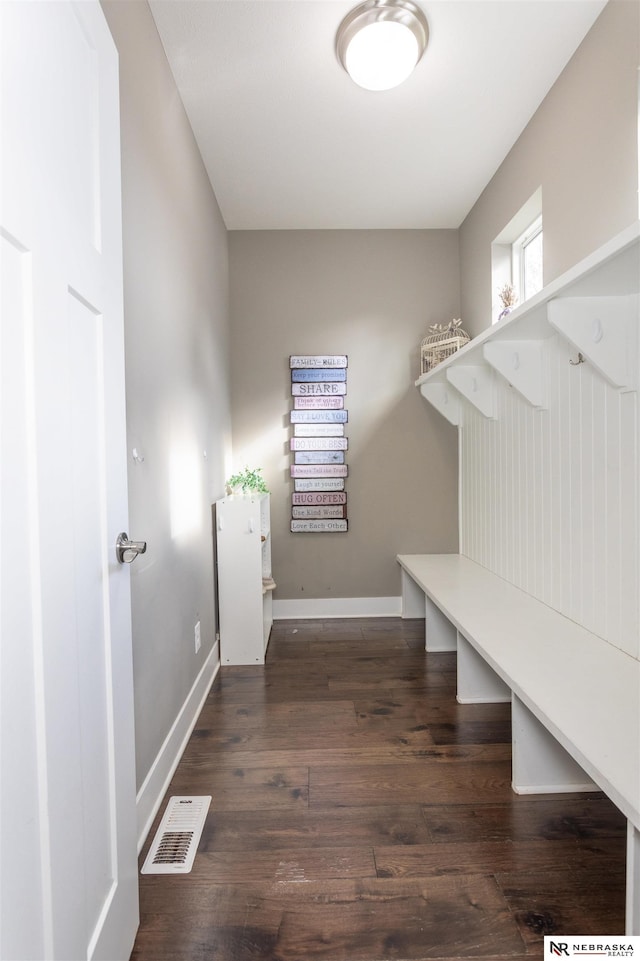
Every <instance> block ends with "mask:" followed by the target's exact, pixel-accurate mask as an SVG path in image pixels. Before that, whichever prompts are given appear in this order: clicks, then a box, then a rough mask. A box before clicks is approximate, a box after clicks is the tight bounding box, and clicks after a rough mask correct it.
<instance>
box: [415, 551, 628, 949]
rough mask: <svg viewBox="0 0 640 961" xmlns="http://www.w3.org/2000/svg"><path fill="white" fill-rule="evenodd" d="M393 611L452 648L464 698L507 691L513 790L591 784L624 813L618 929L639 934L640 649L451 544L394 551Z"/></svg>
mask: <svg viewBox="0 0 640 961" xmlns="http://www.w3.org/2000/svg"><path fill="white" fill-rule="evenodd" d="M397 559H398V563H399V564H400V566H401V568H402V614H403V617H425V618H426V650H427V651H428V652H431V651H457V697H458V701H459V702H460V703H463V704H469V703H483V702H485V703H486V702H497V701H508V702H510V703H511V711H512V731H513V734H512V737H513V756H512V785H513V789H514V791H516V792H517V793H519V794H537V793H547V792H568V791H589V790H594V789H600V790H602V791H603V792H604V793H605V794H607V795H608V797H609V798H610V799H611V800H612V801H613V803H614V804H615V805H616V806H617V807H618V808H619V810H620V811H621V812H622V813H623V814H624V815H625V817H626V818H627V824H628V844H627V901H626V928H627V930H626V934H640V661H638V660H636V659H635V658H632V657H630V656H629V655H628V654H625V653H624V652H623V651H621V650H619V649H618V648H616V647H614V646H613V645H612V644H610V643H608V642H607V641H605V640H603V639H602V638H600V637H598V636H597V635H595V634H592V633H590V632H589V631H587V630H585V628H583V627H581V626H580V625H578V624H576V623H575V622H574V621H571V620H569V619H568V618H566V617H564V616H563V615H562V614H559V613H558V612H557V611H555V610H553V609H552V608H550V607H548V606H547V605H546V604H544V603H542V602H541V601H538V600H536V599H535V598H534V597H532V596H531V595H529V594H526V593H525V592H524V591H521V590H519V589H518V588H517V587H514V586H513V585H512V584H510V583H509V582H508V581H505V580H503V579H502V578H501V577H498V576H497V575H496V574H493V573H491V572H490V571H488V570H487V569H486V568H484V567H481V566H480V565H479V564H476V563H475V562H474V561H471V560H469V558H467V557H464V556H463V555H461V554H401V555H398V558H397Z"/></svg>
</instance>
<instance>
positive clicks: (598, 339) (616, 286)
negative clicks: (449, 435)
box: [416, 223, 640, 424]
mask: <svg viewBox="0 0 640 961" xmlns="http://www.w3.org/2000/svg"><path fill="white" fill-rule="evenodd" d="M639 290H640V224H639V223H636V224H633V225H632V226H631V227H629V228H627V229H626V230H624V231H623V232H622V233H621V234H618V236H617V237H614V238H613V239H612V240H611V241H609V242H608V243H606V244H604V246H602V247H601V248H600V249H599V250H597V251H595V252H594V253H593V254H590V255H589V256H588V257H586V258H585V259H584V260H582V261H580V263H578V264H576V265H575V267H572V268H571V270H568V271H567V272H566V273H565V274H563V275H562V276H561V277H558V278H557V279H556V280H554V281H553V282H552V283H550V284H548V286H546V287H544V288H543V290H541V291H540V292H539V293H538V294H536V295H535V296H534V297H532V298H531V299H530V300H528V301H526V303H524V304H521V305H520V306H519V307H516V308H515V309H514V310H513V311H512V312H511V313H510V314H509V315H508V316H507V317H505V318H504V319H503V320H501V321H499V322H498V323H497V324H494V325H493V326H492V327H489V328H487V330H484V331H483V332H482V333H481V334H479V335H478V336H477V337H475V338H474V339H473V340H471V341H470V342H469V343H468V344H466V345H465V346H464V347H462V348H461V350H459V351H458V352H457V353H455V354H453V355H452V356H451V357H448V358H447V360H445V361H443V362H442V363H441V364H438V366H437V367H434V368H433V370H430V371H429V372H428V373H426V374H423V375H422V376H421V377H419V378H418V380H417V381H416V387H419V388H420V391H421V393H422V395H423V396H424V397H425V398H426V399H427V400H428V401H429V402H430V403H431V404H432V405H433V406H434V407H435V408H436V409H437V410H438V411H439V412H440V413H441V414H443V416H445V417H446V418H447V420H449V421H450V422H451V423H452V424H459V423H460V421H461V410H462V407H463V405H464V403H465V401H466V402H468V403H470V404H472V405H474V406H475V407H477V409H478V410H480V411H481V413H482V414H483V415H484V416H485V417H489V418H493V417H495V409H496V405H495V392H496V390H497V389H498V386H499V385H500V383H502V382H506V383H509V384H510V385H511V386H512V387H513V388H514V389H515V390H517V391H518V393H519V394H520V395H521V396H522V397H524V399H525V400H526V401H527V402H528V403H529V404H531V405H532V406H533V407H538V408H544V407H546V396H545V385H544V377H543V358H544V342H545V340H547V339H548V338H549V337H551V336H552V335H553V334H555V333H560V334H561V335H562V336H563V337H565V338H566V339H567V340H568V341H569V342H570V343H572V344H573V345H574V347H575V348H576V350H577V351H579V352H580V354H581V355H582V356H583V357H584V359H585V360H587V361H588V362H589V363H591V364H592V365H593V367H594V368H595V369H596V370H598V371H599V373H600V374H601V375H602V376H603V377H605V378H606V379H607V380H608V381H609V382H610V383H611V384H613V385H614V386H615V387H618V388H620V389H621V390H636V389H637V388H638V320H639V296H638V292H639Z"/></svg>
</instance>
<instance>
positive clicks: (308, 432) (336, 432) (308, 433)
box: [293, 424, 344, 437]
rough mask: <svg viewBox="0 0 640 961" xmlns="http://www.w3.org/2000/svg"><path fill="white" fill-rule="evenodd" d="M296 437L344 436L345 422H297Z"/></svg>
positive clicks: (294, 429)
mask: <svg viewBox="0 0 640 961" xmlns="http://www.w3.org/2000/svg"><path fill="white" fill-rule="evenodd" d="M293 434H294V436H295V437H344V424H296V425H295V427H294V428H293Z"/></svg>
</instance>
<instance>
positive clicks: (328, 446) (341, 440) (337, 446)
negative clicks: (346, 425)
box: [289, 437, 349, 450]
mask: <svg viewBox="0 0 640 961" xmlns="http://www.w3.org/2000/svg"><path fill="white" fill-rule="evenodd" d="M289 446H290V448H291V450H347V449H348V447H349V441H348V439H347V438H346V437H292V438H291V440H290V441H289Z"/></svg>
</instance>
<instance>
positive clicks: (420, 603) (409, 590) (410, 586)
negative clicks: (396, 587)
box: [402, 568, 424, 617]
mask: <svg viewBox="0 0 640 961" xmlns="http://www.w3.org/2000/svg"><path fill="white" fill-rule="evenodd" d="M402 616H403V617H424V591H423V590H422V588H421V587H418V585H417V584H416V582H415V581H414V580H413V578H412V577H409V575H408V574H407V572H406V571H405V570H404V568H403V569H402Z"/></svg>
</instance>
